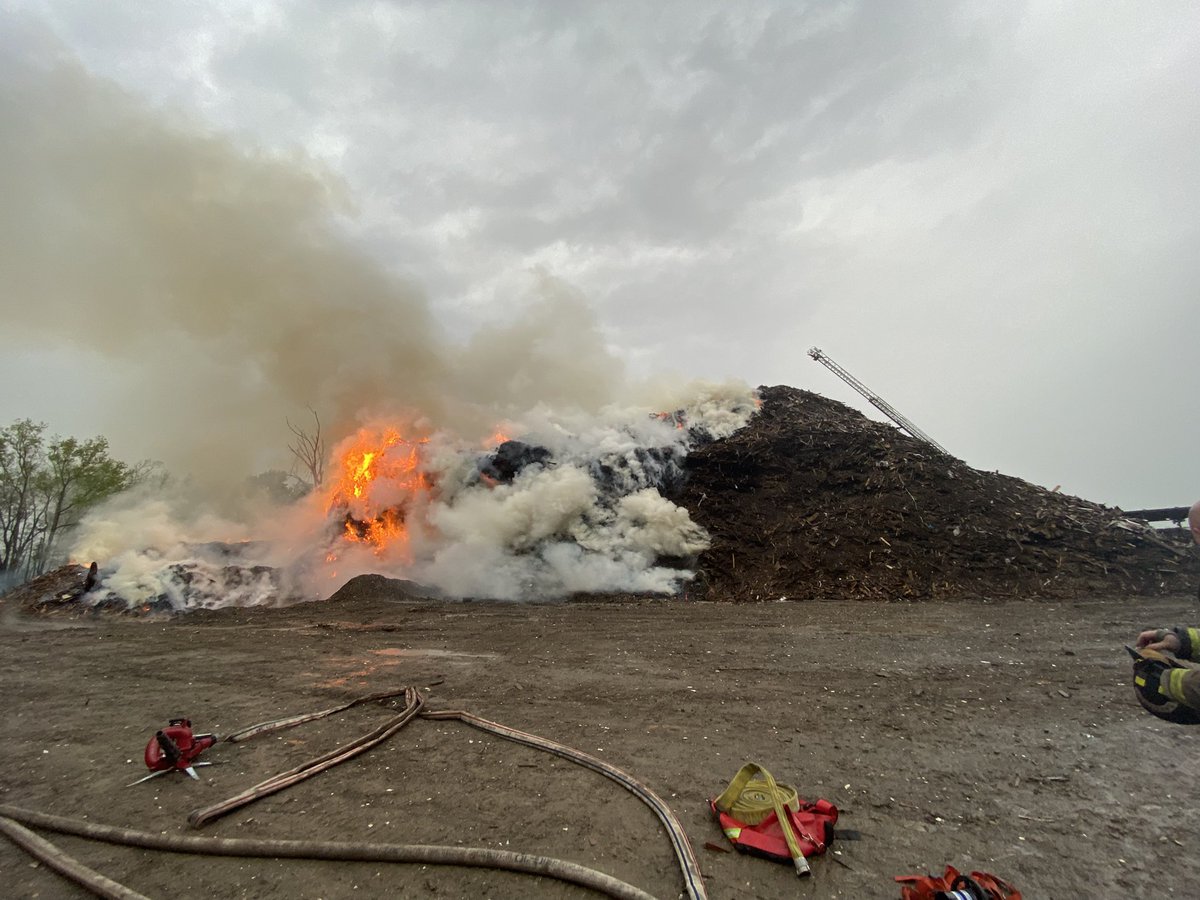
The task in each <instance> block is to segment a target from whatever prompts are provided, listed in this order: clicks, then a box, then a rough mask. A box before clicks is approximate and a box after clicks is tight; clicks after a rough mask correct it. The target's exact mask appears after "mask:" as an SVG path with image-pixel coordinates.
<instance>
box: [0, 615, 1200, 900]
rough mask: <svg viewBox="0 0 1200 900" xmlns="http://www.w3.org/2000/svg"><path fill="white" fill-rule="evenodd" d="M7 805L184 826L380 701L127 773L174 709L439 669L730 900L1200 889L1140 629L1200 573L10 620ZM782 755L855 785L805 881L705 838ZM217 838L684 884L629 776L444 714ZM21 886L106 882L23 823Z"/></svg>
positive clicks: (423, 872)
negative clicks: (1062, 593)
mask: <svg viewBox="0 0 1200 900" xmlns="http://www.w3.org/2000/svg"><path fill="white" fill-rule="evenodd" d="M0 618H2V620H3V626H2V628H0V690H2V691H3V702H4V714H3V726H4V727H3V729H0V759H3V761H4V765H3V767H2V768H0V803H3V804H10V805H14V806H20V807H25V808H29V809H35V810H41V811H45V812H52V813H56V814H60V815H65V816H72V817H80V818H87V819H88V820H90V821H93V822H102V823H109V824H116V825H123V826H128V827H135V828H140V829H144V830H149V831H161V832H166V833H170V834H192V833H195V830H194V829H191V828H190V827H189V826H188V825H187V823H186V817H187V814H188V813H189V812H190V811H191V810H193V809H196V808H198V807H201V806H204V805H208V804H210V803H213V802H216V801H218V800H221V799H224V798H226V797H228V796H231V795H232V794H234V793H237V792H238V791H240V790H241V789H243V788H245V787H247V786H249V785H251V784H253V783H255V782H257V781H259V780H261V779H263V778H265V777H267V776H269V775H272V774H274V773H276V772H279V771H282V770H284V769H287V768H290V767H291V766H293V765H296V764H298V763H300V762H302V761H304V760H307V759H309V758H311V757H314V756H316V755H318V754H319V753H321V752H323V751H325V750H327V749H329V748H331V747H333V746H334V745H336V744H337V743H339V742H341V741H344V740H345V739H347V738H349V737H351V736H355V735H358V734H360V733H363V732H365V731H367V730H369V729H370V728H372V727H374V726H375V725H377V724H379V723H380V722H382V721H383V720H385V719H386V718H388V716H389V713H388V712H387V711H386V710H383V709H381V708H379V707H378V706H371V707H360V708H356V709H354V710H351V711H349V712H347V713H344V714H342V715H339V716H336V717H332V718H330V719H325V720H322V721H320V722H315V723H312V724H309V725H304V726H301V727H299V728H296V729H294V730H290V731H285V732H281V733H278V734H275V735H271V736H269V737H265V738H261V739H259V740H253V741H249V742H247V743H244V744H238V745H233V744H223V745H218V746H217V747H215V748H213V749H212V750H210V751H208V753H207V757H208V758H209V759H211V760H212V761H213V762H214V763H216V765H213V766H211V767H209V768H207V769H202V770H201V772H202V775H203V780H202V781H201V782H200V783H195V782H191V781H189V780H188V779H187V778H185V777H182V776H175V775H172V776H169V777H163V778H158V779H155V780H153V781H150V782H148V783H146V784H141V785H138V786H136V787H126V785H127V784H128V783H129V782H131V781H133V780H134V779H135V778H137V777H140V776H141V775H142V774H144V771H145V769H144V766H143V764H142V761H141V756H142V751H143V747H144V745H145V743H146V740H147V739H148V738H149V737H150V735H151V734H152V733H153V731H154V729H156V728H158V727H161V726H162V725H164V724H165V723H166V721H167V719H169V718H171V717H174V716H179V715H187V716H190V717H191V718H192V720H193V721H194V723H195V724H196V726H197V728H198V729H201V730H215V731H217V732H229V731H231V730H234V729H237V728H240V727H244V726H247V725H250V724H253V723H256V722H259V721H262V720H265V719H273V718H277V717H281V716H284V715H289V714H293V713H302V712H308V711H312V710H317V709H321V708H324V707H327V706H331V705H334V704H335V703H336V702H338V701H340V700H343V699H349V698H351V697H354V696H357V695H359V694H364V693H368V692H373V691H380V690H385V689H388V688H392V687H399V686H404V685H409V684H412V685H428V684H431V683H434V682H440V683H437V684H435V685H434V686H433V687H432V688H431V689H430V690H429V691H428V706H429V707H430V708H435V709H436V708H461V709H465V710H468V711H470V712H473V713H475V714H477V715H480V716H483V717H485V718H488V719H492V720H495V721H499V722H502V723H504V724H507V725H510V726H512V727H514V728H518V729H522V730H525V731H529V732H533V733H535V734H538V735H542V736H544V737H548V738H552V739H554V740H557V741H560V742H562V743H565V744H568V745H570V746H573V747H576V748H579V749H581V750H584V751H587V752H588V753H591V754H594V755H596V756H598V757H600V758H602V759H604V760H607V761H609V762H611V763H612V764H614V765H616V766H618V767H621V768H623V769H625V770H626V771H628V772H629V773H631V774H632V775H633V776H635V777H636V778H638V779H640V780H641V781H643V782H644V783H645V784H646V785H648V786H649V787H651V788H652V789H653V790H654V791H656V792H657V793H658V794H659V795H660V796H662V797H663V798H664V799H665V800H667V802H668V803H669V804H670V805H671V806H672V808H673V809H674V810H675V812H676V814H677V815H678V816H679V818H680V819H681V821H682V822H683V824H684V826H685V828H686V830H687V833H688V835H689V837H690V839H691V842H692V844H693V846H694V847H695V850H696V854H697V856H698V857H699V860H700V863H701V866H702V869H703V872H704V875H705V879H706V885H707V889H708V892H709V895H710V896H711V897H713V898H732V897H765V898H775V897H789V898H790V897H855V898H860V897H898V896H899V891H898V888H897V887H896V885H895V884H894V883H893V882H892V876H894V875H896V874H902V873H911V872H928V871H940V870H941V869H942V867H943V866H944V865H945V864H947V863H950V864H953V865H955V866H957V867H959V868H960V869H964V870H969V869H976V868H979V869H985V870H988V871H991V872H994V873H996V874H999V875H1001V876H1003V877H1005V878H1008V879H1009V880H1011V881H1012V882H1014V883H1015V884H1016V885H1017V886H1018V887H1019V888H1021V889H1022V891H1023V892H1024V895H1025V896H1026V897H1027V898H1037V897H1061V898H1073V897H1131V896H1150V895H1155V896H1158V895H1161V894H1163V893H1165V894H1174V895H1176V896H1181V897H1185V896H1195V890H1196V888H1195V885H1196V883H1197V879H1198V877H1200V862H1197V858H1198V857H1197V851H1198V850H1200V783H1198V782H1197V779H1196V777H1195V774H1196V772H1197V762H1196V760H1197V758H1198V756H1200V728H1197V727H1186V726H1178V725H1172V724H1169V723H1166V722H1163V721H1159V720H1157V719H1154V718H1152V717H1151V716H1149V715H1147V714H1146V713H1145V712H1143V711H1142V709H1141V708H1140V707H1139V706H1138V705H1137V703H1136V701H1135V699H1134V697H1133V695H1132V693H1131V690H1130V687H1129V666H1128V662H1127V658H1126V656H1125V653H1124V651H1123V650H1122V648H1121V645H1122V643H1123V642H1126V641H1128V640H1129V639H1130V638H1131V637H1132V635H1133V634H1134V633H1136V631H1137V630H1138V629H1140V628H1141V627H1143V626H1148V625H1154V624H1159V623H1169V622H1176V621H1193V622H1195V621H1200V610H1198V609H1197V603H1196V600H1195V596H1194V595H1191V596H1184V595H1179V596H1175V597H1165V598H1164V597H1156V598H1145V599H1142V598H1136V597H1109V598H1098V597H1097V598H1091V599H1085V600H1079V601H1053V602H1049V601H1043V602H1021V601H1005V602H985V601H981V600H971V599H967V600H962V599H960V600H959V601H957V602H936V601H935V602H928V603H921V604H879V603H864V602H845V601H829V602H786V603H781V602H773V603H765V604H744V605H736V606H735V605H727V604H713V603H696V602H684V601H680V600H673V601H657V600H656V601H641V602H622V603H567V604H554V605H537V606H530V605H518V604H492V603H487V604H484V603H446V604H442V603H430V602H425V601H412V600H408V601H403V602H397V601H392V600H388V599H385V598H383V597H375V598H358V599H356V600H353V601H327V602H324V603H317V604H305V605H301V606H296V607H291V608H288V609H282V610H274V611H270V610H256V609H241V610H237V609H231V610H225V611H219V612H215V613H195V614H191V615H189V616H185V617H180V618H176V619H172V620H162V621H146V620H131V619H94V618H93V619H81V620H69V621H68V620H59V619H45V618H33V617H29V616H26V615H24V614H21V613H20V612H18V611H17V610H15V609H11V608H10V609H7V610H3V611H0ZM748 760H755V761H758V762H760V763H761V764H763V765H765V766H766V767H767V768H769V769H770V770H771V771H772V772H773V773H774V774H775V775H776V776H777V777H778V778H779V779H780V780H781V781H786V782H791V783H794V784H795V785H796V786H797V787H798V788H799V790H800V792H801V794H802V795H806V796H809V797H825V798H827V799H829V800H831V801H833V802H834V803H836V804H837V805H838V806H839V807H840V809H841V813H842V818H841V821H840V822H839V828H847V829H855V830H857V831H859V832H860V833H861V839H860V840H857V841H841V842H838V843H835V848H836V850H837V851H838V856H837V857H836V858H831V857H825V858H820V859H816V860H814V861H813V871H814V875H813V877H812V878H811V879H809V880H807V881H804V882H800V881H798V879H797V878H796V877H795V875H794V874H793V873H792V871H791V869H790V868H789V867H787V866H784V865H780V864H776V863H772V862H767V861H763V860H760V859H754V858H751V857H745V856H739V855H737V854H734V853H724V852H719V851H717V850H713V849H708V848H706V846H705V845H706V843H709V842H713V843H715V844H717V845H721V844H723V843H724V838H723V837H722V834H721V832H720V830H719V829H718V828H717V826H716V824H715V822H714V821H713V820H712V819H711V817H710V815H709V812H708V809H707V806H706V801H707V800H708V798H710V797H712V796H715V795H716V794H717V793H718V792H719V791H720V790H721V788H722V787H723V785H724V784H725V783H726V782H727V781H728V779H729V778H730V777H732V775H733V774H734V772H735V771H736V770H737V769H738V767H739V766H740V765H741V764H742V763H743V762H745V761H748ZM201 833H203V834H207V835H212V836H237V837H273V838H313V839H325V840H333V839H339V840H364V841H366V840H370V841H380V842H394V843H445V844H462V845H466V846H486V847H502V848H506V849H512V850H522V851H528V852H531V853H539V854H546V855H550V856H555V857H560V858H564V859H569V860H574V861H577V862H580V863H583V864H585V865H588V866H591V867H594V868H596V869H600V870H602V871H605V872H607V873H610V874H612V875H614V876H617V877H619V878H621V879H623V880H625V881H627V882H630V883H632V884H635V885H637V886H639V887H641V888H642V889H644V890H646V891H649V892H650V893H652V894H654V895H656V896H658V897H664V898H666V897H676V896H678V895H679V894H680V892H681V890H682V884H683V882H682V879H681V876H680V875H679V872H678V869H677V867H676V865H675V863H674V861H673V856H672V854H671V851H670V847H669V844H668V841H667V838H666V836H665V834H664V832H663V830H662V829H661V827H660V826H659V824H658V821H657V819H655V818H654V816H653V815H652V814H651V813H650V812H649V811H648V809H646V808H645V807H644V806H642V805H641V804H640V803H639V802H638V801H637V800H636V799H634V798H633V797H632V796H631V795H629V794H628V793H626V792H625V791H624V790H622V789H621V788H620V787H618V786H616V785H615V784H613V783H611V782H609V781H607V780H605V779H603V778H602V777H600V776H598V775H596V774H594V773H592V772H589V771H587V770H584V769H582V768H579V767H577V766H574V765H572V764H570V763H567V762H564V761H562V760H559V759H555V758H553V757H549V756H546V755H544V754H539V753H538V752H536V751H534V750H532V749H529V748H526V747H522V746H519V745H516V744H512V743H509V742H506V741H503V740H500V739H498V738H493V737H491V736H488V735H484V734H482V733H480V732H478V731H475V730H473V729H469V728H467V727H465V726H463V725H461V724H458V723H449V722H434V721H430V720H417V721H414V722H413V723H412V724H410V725H409V726H408V727H406V728H405V729H404V730H402V731H400V732H399V733H398V734H397V735H395V736H394V737H392V738H391V739H389V740H388V742H387V743H386V744H384V745H383V746H381V747H379V748H376V749H374V750H372V751H370V752H369V753H367V754H366V755H364V756H362V757H360V758H359V759H357V760H354V761H351V762H348V763H345V764H343V765H342V766H340V767H338V768H337V769H334V770H332V771H329V772H327V773H324V774H322V775H320V776H318V777H316V778H314V779H312V780H310V781H308V782H306V783H304V784H301V785H298V786H295V787H293V788H290V789H288V790H286V791H284V792H283V793H280V794H277V795H275V796H273V797H270V798H267V799H264V800H262V801H259V802H258V803H256V804H254V805H253V806H250V807H248V808H246V809H244V810H242V811H240V812H237V813H234V814H233V815H231V816H229V817H227V818H225V819H222V820H220V821H218V822H216V823H213V824H211V825H208V826H206V827H205V828H203V829H202V831H201ZM47 836H48V837H51V838H52V839H53V840H54V841H55V842H56V843H57V844H58V845H59V846H60V847H61V848H62V849H64V850H66V851H67V852H69V853H71V854H73V855H74V856H76V857H77V858H78V859H79V860H81V861H82V862H84V863H86V864H88V865H90V866H92V867H93V868H95V869H98V870H100V871H101V872H103V873H105V874H106V875H108V876H109V877H111V878H114V879H116V880H117V881H119V882H122V883H124V884H125V885H127V886H128V887H130V888H132V889H134V890H137V891H140V892H142V893H143V894H147V895H149V896H152V897H163V898H165V897H177V896H182V895H187V896H194V897H263V898H267V897H287V898H292V897H296V898H359V897H383V896H388V897H414V896H434V897H463V898H466V897H471V898H479V897H495V898H506V897H512V898H524V897H539V898H541V897H545V898H566V897H581V898H582V897H586V896H595V895H594V894H591V893H590V892H588V891H586V890H584V889H581V888H577V887H574V886H570V885H564V884H562V883H559V882H555V881H551V880H547V879H542V878H532V877H529V876H522V875H514V874H508V873H503V872H497V871H491V870H483V869H458V868H448V867H434V866H429V867H423V866H412V865H391V866H384V865H378V864H366V863H327V862H297V861H271V860H267V861H253V860H239V859H225V858H199V857H190V856H181V855H168V854H164V853H156V852H150V851H143V850H131V849H126V848H121V847H115V846H109V845H104V844H99V843H94V842H87V841H83V840H80V839H77V838H69V837H64V836H61V835H49V834H48V835H47ZM0 873H2V877H3V883H4V891H3V893H4V895H5V896H8V897H20V898H33V897H42V898H71V897H81V896H85V894H84V893H83V892H82V891H81V890H80V889H79V888H76V887H74V886H73V885H70V884H68V883H67V882H64V881H63V880H62V879H61V878H60V877H59V876H57V875H55V874H53V873H52V872H50V871H48V870H47V869H46V868H45V867H43V866H39V865H36V864H33V863H31V862H30V859H29V858H28V857H27V856H26V855H25V854H24V853H23V852H22V851H20V850H18V849H16V848H15V847H14V846H13V845H11V844H9V843H8V842H7V841H3V840H0Z"/></svg>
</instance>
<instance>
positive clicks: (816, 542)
mask: <svg viewBox="0 0 1200 900" xmlns="http://www.w3.org/2000/svg"><path fill="white" fill-rule="evenodd" d="M760 395H761V398H762V401H763V405H762V409H761V411H760V412H759V414H758V415H757V416H755V418H754V419H752V420H751V422H750V424H749V425H748V426H747V427H745V428H744V429H742V430H741V431H739V432H737V433H736V434H734V435H733V436H732V437H730V438H728V439H726V440H723V441H718V442H715V443H712V444H708V445H706V446H704V447H701V448H699V449H697V450H694V451H693V452H692V453H691V454H689V456H688V458H687V469H688V476H689V477H688V481H687V484H686V485H685V486H684V487H683V488H682V490H681V491H679V492H678V494H677V495H676V496H674V497H673V498H672V499H675V500H676V502H678V503H680V504H681V505H683V506H686V507H687V508H688V509H689V510H690V511H691V515H692V518H693V519H694V520H695V521H697V522H698V523H700V524H701V525H703V526H704V527H705V528H706V529H708V531H709V532H710V533H711V534H712V536H713V544H712V547H711V549H709V550H708V551H706V552H705V553H704V554H702V555H701V557H700V560H699V567H698V574H697V579H696V581H695V582H694V583H693V584H692V585H691V587H690V589H689V591H688V593H689V595H691V596H694V597H705V598H707V599H713V600H732V601H755V600H777V599H781V598H787V599H789V600H804V599H845V598H861V599H864V600H922V599H928V598H936V597H949V596H955V597H958V596H978V597H1028V598H1035V597H1047V598H1061V597H1070V596H1081V595H1086V594H1088V593H1091V592H1103V593H1105V594H1107V595H1110V596H1111V595H1112V594H1113V593H1119V592H1123V591H1124V592H1129V593H1139V594H1155V593H1181V592H1187V593H1194V592H1195V591H1196V585H1197V584H1198V583H1200V551H1198V550H1197V548H1196V547H1194V546H1192V544H1191V540H1190V538H1189V537H1188V536H1187V533H1186V531H1184V530H1182V529H1173V530H1170V531H1162V530H1155V529H1153V528H1151V527H1150V526H1148V525H1145V524H1143V523H1140V522H1137V521H1133V520H1130V519H1127V518H1125V517H1124V516H1123V515H1122V512H1121V510H1119V509H1116V508H1113V507H1107V506H1102V505H1100V504H1097V503H1090V502H1088V501H1086V500H1081V499H1079V498H1077V497H1070V496H1066V495H1063V494H1060V493H1056V492H1053V491H1049V490H1046V489H1045V488H1042V487H1038V486H1037V485H1033V484H1030V483H1029V482H1026V481H1022V480H1021V479H1019V478H1012V477H1009V476H1006V475H1000V474H999V473H993V472H981V471H979V470H976V469H972V468H970V467H969V466H967V465H966V464H965V463H963V462H962V461H961V460H958V459H954V458H952V457H948V456H945V455H943V454H941V453H939V452H937V451H936V450H934V449H933V448H931V447H929V446H928V445H926V444H923V443H921V442H919V441H917V440H916V439H914V438H911V437H909V436H908V435H907V434H905V433H903V432H901V431H899V430H898V429H896V428H894V427H892V426H891V425H885V424H882V423H879V422H874V421H872V420H870V419H868V418H866V417H865V416H863V415H862V414H861V413H859V412H857V411H855V410H852V409H850V408H849V407H847V406H845V405H844V404H841V403H838V402H837V401H834V400H830V399H828V398H825V397H822V396H820V395H818V394H813V393H810V392H808V391H802V390H798V389H796V388H791V387H782V386H781V387H767V388H762V389H761V391H760ZM1183 499H1185V500H1186V499H1187V498H1183Z"/></svg>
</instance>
